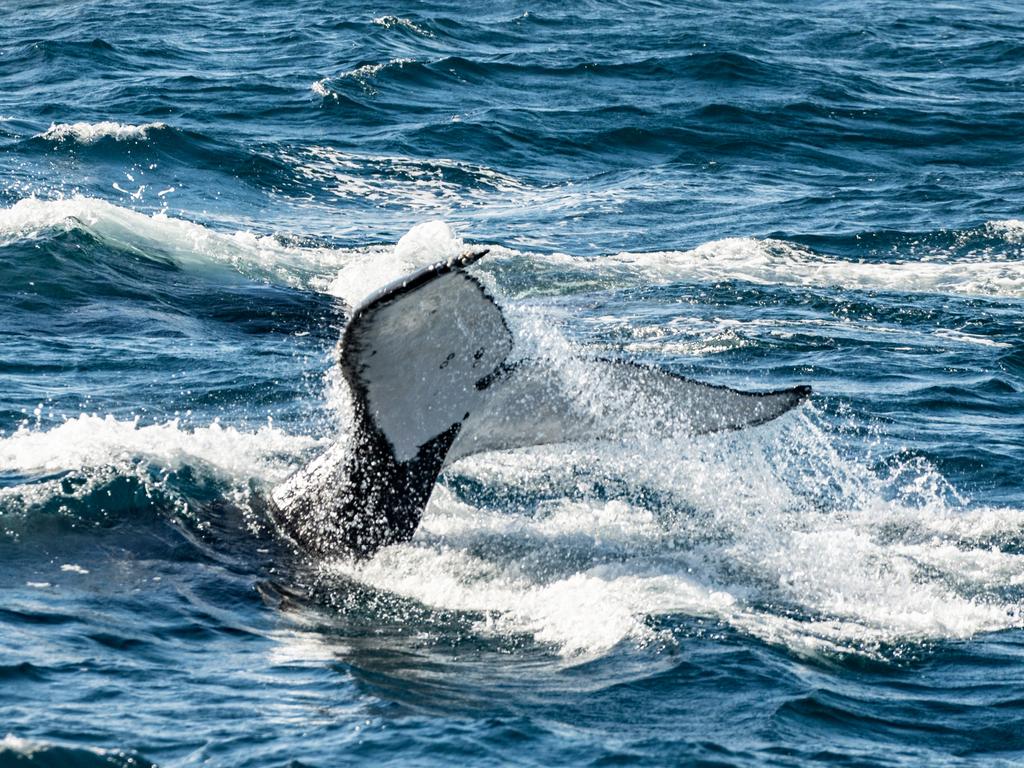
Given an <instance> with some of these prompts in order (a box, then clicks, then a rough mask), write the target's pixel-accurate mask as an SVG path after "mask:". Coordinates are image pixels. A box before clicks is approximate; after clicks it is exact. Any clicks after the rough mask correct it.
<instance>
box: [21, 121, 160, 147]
mask: <svg viewBox="0 0 1024 768" xmlns="http://www.w3.org/2000/svg"><path fill="white" fill-rule="evenodd" d="M166 127H167V125H166V124H165V123H145V124H143V125H130V124H128V123H116V122H112V121H110V120H104V121H102V122H98V123H53V124H52V125H51V126H50V127H49V128H47V129H46V130H45V131H43V132H42V133H40V134H38V136H37V137H36V138H41V139H49V140H50V141H67V140H69V139H73V140H75V141H78V142H80V143H82V144H93V143H95V142H97V141H99V140H100V139H103V138H111V139H115V140H116V141H129V140H133V141H137V140H139V139H147V138H149V132H150V131H153V130H160V129H163V128H166Z"/></svg>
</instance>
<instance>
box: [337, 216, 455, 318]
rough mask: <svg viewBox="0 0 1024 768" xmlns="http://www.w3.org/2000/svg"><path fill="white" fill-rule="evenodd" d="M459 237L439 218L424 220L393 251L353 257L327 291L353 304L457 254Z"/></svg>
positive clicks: (372, 252)
mask: <svg viewBox="0 0 1024 768" xmlns="http://www.w3.org/2000/svg"><path fill="white" fill-rule="evenodd" d="M463 249H464V243H463V242H462V238H460V237H458V236H456V234H455V232H454V231H453V230H452V228H451V227H450V226H448V224H446V223H445V222H443V221H440V220H434V221H425V222H423V223H422V224H418V225H416V226H415V227H413V228H412V229H410V230H409V231H408V232H407V233H406V234H405V235H403V236H402V238H401V239H400V240H399V241H398V243H397V244H396V245H395V247H394V249H393V250H387V249H384V250H378V251H370V252H367V253H365V254H362V255H359V256H354V257H353V258H352V260H351V261H350V262H349V263H348V264H346V265H345V266H344V267H343V268H342V269H341V270H340V271H339V272H338V274H337V275H336V276H335V278H334V279H333V280H332V281H331V283H330V285H329V286H328V288H327V291H328V293H331V294H333V295H335V296H338V297H340V298H342V299H344V300H345V301H346V302H348V304H349V305H350V306H355V305H356V304H358V303H359V302H360V301H361V300H362V299H363V298H365V297H366V296H368V295H369V294H370V293H372V292H373V291H375V290H377V289H378V288H380V287H381V286H384V285H387V284H388V283H390V282H392V281H394V280H397V279H399V278H400V277H402V276H403V275H407V274H409V273H410V272H413V271H415V270H416V269H419V268H420V267H424V266H427V265H428V264H432V263H434V262H438V261H444V260H447V259H451V258H453V257H455V256H458V255H459V254H460V253H462V251H463Z"/></svg>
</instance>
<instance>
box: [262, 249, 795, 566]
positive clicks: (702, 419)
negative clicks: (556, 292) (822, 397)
mask: <svg viewBox="0 0 1024 768" xmlns="http://www.w3.org/2000/svg"><path fill="white" fill-rule="evenodd" d="M485 253H487V251H486V250H482V251H475V252H471V253H466V254H463V255H461V256H459V257H457V258H455V259H451V260H449V261H444V262H439V263H437V264H434V265H431V266H429V267H426V268H424V269H421V270H419V271H417V272H414V273H413V274H411V275H408V276H407V277H404V278H402V279H400V280H398V281H396V282H393V283H391V284H390V285H388V286H386V287H385V288H383V289H381V290H380V291H378V292H377V293H375V294H373V295H372V296H370V297H369V298H368V299H367V300H366V301H364V302H363V303H362V304H361V305H359V306H358V307H357V308H356V309H355V310H354V312H353V314H352V318H351V320H350V321H349V323H348V325H347V326H346V327H345V330H344V332H343V334H342V338H341V341H340V343H339V364H340V368H341V372H342V375H343V376H344V378H345V381H346V382H347V384H348V386H349V388H350V389H351V392H352V399H353V405H354V423H353V430H352V432H351V434H350V436H349V437H350V439H349V440H347V441H344V442H340V443H338V444H336V445H335V446H333V447H332V448H331V449H329V450H328V451H327V452H326V453H325V454H323V455H322V456H320V457H319V458H318V459H316V460H314V461H313V462H312V463H310V464H309V465H308V466H307V467H305V468H304V469H302V470H300V471H299V472H297V473H295V474H294V475H293V476H292V477H291V478H289V479H288V480H286V481H285V482H284V483H283V484H282V485H280V486H278V487H277V488H275V489H274V490H273V492H272V493H271V497H272V499H273V502H274V504H273V506H274V510H273V515H274V518H275V520H276V521H277V523H278V525H279V526H280V528H281V529H282V530H283V532H284V533H285V534H287V535H288V536H289V537H290V538H291V539H293V540H294V541H295V542H296V543H298V544H299V545H300V546H301V547H303V548H304V549H306V550H309V551H312V552H314V553H319V554H336V553H348V554H353V555H356V556H364V557H365V556H369V555H372V554H373V553H374V552H376V551H377V550H378V549H380V548H381V547H383V546H387V545H389V544H393V543H397V542H400V541H406V540H408V539H409V538H411V537H412V535H413V534H414V533H415V531H416V527H417V526H418V524H419V521H420V517H421V515H422V512H423V509H424V507H425V506H426V504H427V501H428V500H429V498H430V494H431V491H432V489H433V486H434V483H435V481H436V480H437V476H438V475H439V474H440V472H441V470H442V469H443V467H444V466H445V465H447V464H450V463H452V462H453V461H456V460H458V459H460V458H463V457H465V456H469V455H472V454H475V453H481V452H484V451H494V450H507V449H512V448H521V447H526V446H531V445H539V444H546V443H558V442H566V441H578V440H588V439H609V438H622V437H628V436H629V435H630V434H632V433H635V434H647V435H649V434H652V433H655V434H663V433H680V432H682V433H689V434H695V433H701V432H712V431H717V430H724V429H739V428H741V427H745V426H752V425H756V424H761V423H764V422H766V421H769V420H771V419H774V418H776V417H778V416H781V415H782V414H783V413H785V412H787V411H788V410H790V409H792V408H794V407H795V406H796V405H798V404H799V403H800V402H801V401H803V400H804V399H805V398H806V397H807V396H808V395H809V394H810V388H809V387H793V388H789V389H782V390H778V391H773V392H740V391H737V390H734V389H729V388H727V387H720V386H714V385H710V384H704V383H701V382H696V381H691V380H690V379H686V378H684V377H681V376H678V375H676V374H674V373H671V372H668V371H665V370H662V369H660V368H655V367H651V366H644V365H637V364H634V363H627V362H621V361H613V360H579V361H574V362H575V364H577V365H580V366H585V367H587V369H586V370H585V371H584V373H585V375H584V376H583V377H576V378H575V379H571V380H570V379H569V378H567V377H566V376H564V375H563V374H564V371H563V370H562V368H563V367H564V366H560V365H557V364H556V365H545V364H544V363H543V361H521V362H517V363H515V364H510V363H509V361H508V358H509V355H510V353H511V351H512V334H511V332H510V331H509V328H508V326H507V324H506V322H505V318H504V316H503V315H502V313H501V310H500V309H499V308H498V306H497V304H495V302H494V300H493V299H492V298H491V297H490V295H488V293H487V291H486V290H485V289H484V288H483V286H482V285H481V284H480V283H479V282H478V281H477V280H476V279H475V278H474V277H473V276H472V275H470V274H469V273H468V272H466V271H465V270H466V268H467V267H468V266H470V265H471V264H473V263H474V262H475V261H477V260H478V259H479V258H480V257H482V256H483V255H484V254H485ZM572 381H585V382H587V383H588V384H587V388H588V390H592V386H591V385H593V384H594V383H595V382H600V384H601V386H600V387H599V391H600V392H603V393H605V394H606V396H605V397H599V398H594V397H593V396H590V395H592V391H588V392H583V391H581V387H580V386H579V385H576V386H574V385H573V384H572Z"/></svg>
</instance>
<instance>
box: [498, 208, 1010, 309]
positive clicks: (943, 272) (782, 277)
mask: <svg viewBox="0 0 1024 768" xmlns="http://www.w3.org/2000/svg"><path fill="white" fill-rule="evenodd" d="M1022 232H1024V230H1022V228H1021V226H1020V223H1019V222H1016V221H1015V220H1006V221H995V222H989V223H987V224H986V225H985V226H984V227H982V228H980V229H979V230H972V231H968V232H967V233H965V236H966V237H970V236H971V235H972V234H976V233H985V234H986V236H988V235H993V234H995V235H998V236H999V237H1000V238H1001V239H1002V241H1003V242H1004V244H1005V245H1007V246H1015V245H1018V244H1019V243H1020V242H1021V237H1022ZM1007 250H1010V248H1008V249H1007ZM506 255H507V256H508V257H511V258H516V257H518V255H517V254H513V253H511V252H507V253H506ZM534 257H535V258H536V259H537V260H538V261H540V262H546V263H548V264H551V265H557V266H564V267H565V268H567V269H570V270H574V271H575V270H581V271H582V270H583V269H585V270H586V271H587V272H590V271H596V272H597V273H599V274H601V275H602V277H603V278H604V279H605V281H606V282H607V280H608V279H609V278H614V279H615V280H617V281H620V282H621V283H622V284H635V283H638V282H642V283H643V284H651V283H655V284H657V283H662V284H664V283H671V282H676V281H696V282H709V283H713V282H716V281H721V280H737V281H743V282H747V283H752V284H756V285H786V286H807V287H822V288H840V289H854V290H869V291H893V292H907V293H931V294H954V295H965V296H991V297H1006V298H1014V299H1016V298H1022V297H1024V259H1021V258H1020V257H1019V256H1018V255H1017V254H1015V253H1007V255H1005V256H999V255H996V254H993V253H991V251H990V250H986V249H979V252H976V253H974V254H971V255H969V256H967V257H962V258H949V257H948V256H947V254H946V253H944V252H942V251H941V250H940V251H938V252H934V253H929V254H920V255H919V256H918V258H915V259H904V258H900V257H899V255H898V254H897V255H896V256H895V258H892V259H890V260H885V261H883V260H880V259H872V260H870V261H866V260H854V259H849V258H837V257H833V256H829V255H825V254H821V253H817V252H815V251H813V250H811V249H810V248H807V247H805V246H802V245H800V244H798V243H794V242H788V241H785V240H779V239H775V238H765V239H758V238H753V237H730V238H724V239H721V240H713V241H711V242H708V243H704V244H702V245H699V246H697V247H696V248H692V249H689V250H683V251H649V252H639V253H633V252H622V253H617V254H612V255H608V256H598V257H588V258H586V259H581V258H579V257H575V256H570V255H567V254H558V253H555V254H544V255H534ZM584 265H585V266H584Z"/></svg>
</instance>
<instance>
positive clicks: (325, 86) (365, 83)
mask: <svg viewBox="0 0 1024 768" xmlns="http://www.w3.org/2000/svg"><path fill="white" fill-rule="evenodd" d="M413 61H414V60H413V59H406V58H398V59H390V60H389V61H385V62H380V63H378V64H363V65H362V66H360V67H356V68H355V69H351V70H348V71H347V72H342V73H341V74H339V75H336V76H334V77H322V78H320V79H319V80H317V81H316V82H314V83H313V84H312V85H310V86H309V88H310V90H311V91H313V93H315V94H317V95H318V96H322V97H324V98H327V97H330V98H333V99H335V100H337V99H338V94H337V92H336V91H335V90H334V89H333V88H332V87H331V84H332V83H334V82H336V81H338V80H345V79H352V80H355V81H356V82H357V83H359V84H360V85H361V86H362V87H363V89H364V90H366V91H367V92H369V93H371V94H376V93H377V91H376V90H374V89H373V87H371V85H370V80H371V79H372V78H374V77H375V76H377V75H378V74H380V73H381V72H382V71H384V70H385V69H389V68H391V67H398V68H399V69H401V68H402V67H404V66H405V65H406V64H412V63H413Z"/></svg>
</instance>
